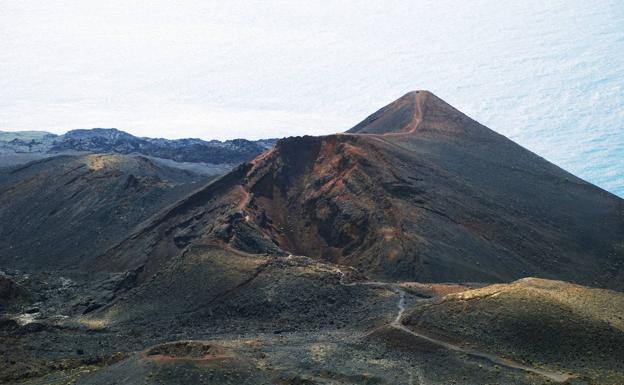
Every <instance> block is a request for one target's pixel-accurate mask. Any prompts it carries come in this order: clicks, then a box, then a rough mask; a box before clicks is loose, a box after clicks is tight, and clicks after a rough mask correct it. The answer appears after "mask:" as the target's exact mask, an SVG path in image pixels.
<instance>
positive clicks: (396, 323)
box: [336, 269, 575, 383]
mask: <svg viewBox="0 0 624 385" xmlns="http://www.w3.org/2000/svg"><path fill="white" fill-rule="evenodd" d="M336 273H338V274H339V276H340V281H339V282H340V284H341V285H342V286H370V287H376V288H381V289H388V290H392V291H394V292H395V293H396V294H397V295H398V296H399V299H398V302H397V315H396V317H395V318H394V320H393V321H392V322H391V323H390V326H391V327H393V328H395V329H397V330H400V331H402V332H405V333H407V334H409V335H411V336H414V337H416V338H420V339H423V340H425V341H428V342H430V343H432V344H435V345H438V346H442V347H444V348H446V349H448V350H452V351H455V352H460V353H464V354H466V355H469V356H473V357H477V358H482V359H486V360H488V361H490V362H492V363H494V364H496V365H500V366H504V367H507V368H510V369H516V370H524V371H526V372H530V373H534V374H538V375H540V376H543V377H546V378H548V379H550V380H551V381H554V382H558V383H563V382H566V381H568V380H569V379H571V378H573V377H575V376H574V375H571V374H567V373H558V372H551V371H547V370H543V369H538V368H532V367H530V366H526V365H523V364H521V363H519V362H516V361H513V360H510V359H508V358H503V357H500V356H497V355H495V354H490V353H486V352H482V351H479V350H473V349H468V348H464V347H461V346H459V345H455V344H452V343H450V342H446V341H441V340H438V339H435V338H432V337H430V336H427V335H424V334H421V333H417V332H415V331H413V330H410V329H408V328H407V327H405V326H404V325H403V324H402V323H401V317H402V316H403V313H404V312H405V297H406V292H405V290H403V289H401V287H400V284H399V283H391V282H379V281H363V282H349V283H347V282H346V281H345V279H346V275H345V273H344V272H343V271H342V270H340V269H336Z"/></svg>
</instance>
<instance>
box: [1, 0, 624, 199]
mask: <svg viewBox="0 0 624 385" xmlns="http://www.w3.org/2000/svg"><path fill="white" fill-rule="evenodd" d="M127 3H128V2H124V1H120V0H112V1H107V2H101V1H54V2H40V1H27V0H24V1H13V0H5V1H3V2H2V6H1V8H2V12H0V86H2V90H3V92H2V93H0V130H15V129H20V130H27V129H28V130H32V129H37V130H40V129H43V130H50V131H54V132H64V131H66V130H68V129H73V128H85V127H118V128H120V129H124V130H127V131H129V132H132V133H134V134H137V135H146V136H164V137H188V136H192V137H202V138H209V139H211V138H221V139H225V138H233V137H249V138H260V137H276V136H287V135H302V134H326V133H332V132H338V131H343V130H345V129H348V128H349V127H351V126H352V125H354V124H355V123H357V122H358V121H359V120H361V119H363V118H364V117H365V116H366V115H368V114H370V113H371V112H373V111H374V110H376V109H377V108H379V107H381V106H383V105H385V104H387V103H389V102H390V101H392V100H394V99H396V98H398V97H400V96H401V95H402V94H404V93H405V92H408V91H410V90H414V89H429V90H431V91H433V92H434V93H436V94H437V95H438V96H439V97H441V98H443V99H445V100H446V101H448V102H449V103H451V104H453V105H454V106H455V107H457V108H458V109H460V110H462V111H463V112H465V113H467V114H468V115H470V116H471V117H473V118H475V119H477V120H478V121H480V122H482V123H483V124H485V125H487V126H488V127H490V128H492V129H494V130H496V131H498V132H500V133H502V134H504V135H506V136H508V137H509V138H511V139H513V140H515V141H516V142H518V143H520V144H521V145H523V146H525V147H527V148H529V149H531V150H532V151H534V152H536V153H538V154H539V155H541V156H543V157H545V158H546V159H548V160H550V161H552V162H554V163H556V164H558V165H559V166H561V167H563V168H565V169H567V170H569V171H571V172H572V173H574V174H576V175H579V176H580V177H582V178H584V179H586V180H588V181H590V182H592V183H595V184H597V185H599V186H601V187H603V188H605V189H607V190H609V191H611V192H613V193H615V194H618V195H620V196H623V197H624V2H622V1H621V0H595V1H591V2H588V1H578V0H567V1H564V0H550V1H548V2H544V1H537V0H523V1H494V0H475V1H470V2H466V1H444V0H435V1H434V0H431V1H430V0H419V1H408V0H405V1H398V0H388V1H384V2H372V1H340V2H338V1H336V2H333V1H330V2H325V1H324V2H320V1H309V2H305V3H303V2H292V1H227V2H216V1H201V2H200V1H178V2H175V4H174V3H172V2H166V1H150V2H141V1H137V2H132V4H131V5H130V4H127Z"/></svg>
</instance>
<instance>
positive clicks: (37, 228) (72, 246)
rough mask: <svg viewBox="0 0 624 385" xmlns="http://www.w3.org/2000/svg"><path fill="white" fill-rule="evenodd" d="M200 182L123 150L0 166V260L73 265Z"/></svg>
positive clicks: (30, 265) (40, 266)
mask: <svg viewBox="0 0 624 385" xmlns="http://www.w3.org/2000/svg"><path fill="white" fill-rule="evenodd" d="M207 180H208V179H207V177H205V176H199V175H196V174H193V173H190V172H187V171H181V170H177V169H173V168H168V167H165V166H162V165H159V164H157V163H154V162H152V161H151V160H149V159H146V158H144V157H139V156H126V155H86V156H58V157H52V158H47V159H44V160H41V161H37V162H31V163H29V164H27V165H24V166H19V167H13V168H9V169H4V170H2V171H0V263H1V264H2V267H3V268H19V269H25V270H27V271H33V270H45V269H60V268H63V269H77V268H78V267H79V266H81V265H84V264H88V263H89V261H91V260H92V259H93V258H94V257H95V256H97V255H99V254H100V253H101V252H102V250H105V249H107V248H108V247H110V246H111V245H114V244H116V243H118V242H119V241H121V240H122V239H123V238H125V237H126V236H127V234H128V232H130V231H131V230H132V228H134V227H135V226H136V225H137V224H138V223H140V222H142V221H144V220H146V219H148V218H149V217H150V216H151V215H153V214H154V213H156V212H158V211H159V210H161V209H162V208H163V207H165V206H166V205H168V204H171V203H172V202H174V201H176V200H178V199H180V198H181V197H183V196H185V195H186V194H188V193H190V192H191V191H192V190H193V189H196V188H197V187H198V186H200V185H201V183H205V182H206V181H207ZM196 183H197V184H196Z"/></svg>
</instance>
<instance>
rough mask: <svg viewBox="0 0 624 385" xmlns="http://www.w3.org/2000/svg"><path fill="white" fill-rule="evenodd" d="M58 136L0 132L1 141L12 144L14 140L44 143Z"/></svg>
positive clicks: (37, 132) (25, 132)
mask: <svg viewBox="0 0 624 385" xmlns="http://www.w3.org/2000/svg"><path fill="white" fill-rule="evenodd" d="M56 136H57V135H55V134H52V133H50V132H46V131H14V132H12V131H0V141H2V142H10V141H12V140H16V139H17V140H21V141H28V142H29V141H32V140H35V141H42V140H49V139H53V138H55V137H56Z"/></svg>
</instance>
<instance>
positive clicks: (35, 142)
mask: <svg viewBox="0 0 624 385" xmlns="http://www.w3.org/2000/svg"><path fill="white" fill-rule="evenodd" d="M275 142H276V140H275V139H266V140H257V141H250V140H246V139H234V140H227V141H223V142H221V141H218V140H211V141H205V140H201V139H174V140H172V139H154V138H140V137H136V136H134V135H131V134H128V133H126V132H124V131H120V130H117V129H115V128H94V129H88V130H87V129H80V130H72V131H69V132H67V133H66V134H64V135H58V136H57V135H54V134H50V133H46V132H39V131H24V132H0V154H4V155H7V154H8V155H11V154H32V159H36V158H40V157H41V155H42V154H47V155H55V154H61V153H72V152H78V153H85V152H87V153H110V154H140V155H147V156H152V157H156V158H161V159H168V160H173V161H176V162H191V163H206V164H215V165H230V166H233V165H236V164H238V163H240V162H244V161H248V160H251V159H253V158H254V157H255V156H257V155H258V154H260V153H261V152H263V151H265V150H266V149H268V148H270V147H271V146H273V145H274V144H275Z"/></svg>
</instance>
